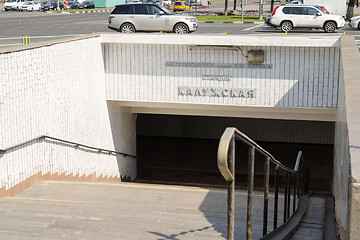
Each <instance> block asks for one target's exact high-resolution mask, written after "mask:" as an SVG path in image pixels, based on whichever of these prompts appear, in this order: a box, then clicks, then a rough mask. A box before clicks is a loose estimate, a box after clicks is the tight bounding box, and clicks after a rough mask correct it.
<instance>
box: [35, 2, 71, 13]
mask: <svg viewBox="0 0 360 240" xmlns="http://www.w3.org/2000/svg"><path fill="white" fill-rule="evenodd" d="M59 8H60V9H61V10H64V9H65V8H64V4H63V3H62V2H59ZM56 9H57V2H47V3H46V4H44V5H42V6H41V10H43V11H49V10H56Z"/></svg>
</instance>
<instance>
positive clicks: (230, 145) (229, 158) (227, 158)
mask: <svg viewBox="0 0 360 240" xmlns="http://www.w3.org/2000/svg"><path fill="white" fill-rule="evenodd" d="M235 140H240V141H241V142H243V143H245V144H246V145H247V146H249V159H248V161H249V162H248V202H247V227H246V239H247V240H251V239H252V227H251V225H252V202H253V190H254V166H255V151H257V152H259V153H260V154H261V155H263V156H264V157H265V162H264V164H265V165H264V172H265V173H264V211H263V235H266V234H267V218H268V198H269V178H270V163H273V164H275V165H276V168H275V194H274V198H275V199H274V226H273V227H274V229H276V228H277V218H278V197H279V170H280V169H281V170H283V171H284V172H285V184H284V185H285V187H284V217H283V219H284V223H285V222H286V221H287V220H288V219H289V218H290V208H291V206H290V204H291V201H290V198H291V197H290V196H291V185H293V213H294V212H295V208H296V197H298V198H299V196H300V190H301V191H302V192H301V193H304V192H307V188H308V187H307V186H308V180H307V177H308V170H307V169H305V171H304V174H305V177H303V180H304V182H303V184H301V182H300V174H299V173H300V164H301V163H303V164H304V159H303V155H302V152H301V151H299V153H298V156H297V159H296V163H295V166H294V169H291V168H288V167H286V166H285V165H283V164H282V163H281V162H279V161H278V160H276V159H275V158H274V157H273V156H272V155H271V154H270V153H269V152H267V151H266V150H265V149H263V148H262V147H260V146H259V145H258V144H257V143H256V142H255V141H253V140H252V139H251V138H249V137H248V136H246V135H245V134H244V133H242V132H241V131H239V130H238V129H236V128H233V127H228V128H226V129H225V131H224V133H223V135H222V136H221V139H220V142H219V148H218V161H217V164H218V168H219V170H220V173H221V174H222V176H223V177H224V178H225V180H226V181H227V187H228V228H227V238H228V240H233V239H234V218H235V216H234V191H235ZM291 175H293V181H291ZM291 183H292V184H291ZM300 185H301V187H302V189H300Z"/></svg>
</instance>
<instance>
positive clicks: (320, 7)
mask: <svg viewBox="0 0 360 240" xmlns="http://www.w3.org/2000/svg"><path fill="white" fill-rule="evenodd" d="M294 2H297V1H292V2H291V3H290V4H299V3H294ZM313 6H314V7H316V8H317V9H319V10H320V11H322V12H323V13H324V14H330V12H329V11H328V10H327V9H326V8H325V7H324V6H318V5H313ZM274 12H275V11H273V13H274ZM274 14H275V13H274ZM271 16H272V14H270V15H268V16H266V18H265V23H266V24H267V25H270V18H271Z"/></svg>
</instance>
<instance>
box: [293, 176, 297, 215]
mask: <svg viewBox="0 0 360 240" xmlns="http://www.w3.org/2000/svg"><path fill="white" fill-rule="evenodd" d="M296 176H297V174H296V172H295V173H294V195H293V213H294V212H295V208H296V185H297V179H296Z"/></svg>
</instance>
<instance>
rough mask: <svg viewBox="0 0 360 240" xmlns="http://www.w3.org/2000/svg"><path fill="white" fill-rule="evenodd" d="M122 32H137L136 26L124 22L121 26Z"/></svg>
mask: <svg viewBox="0 0 360 240" xmlns="http://www.w3.org/2000/svg"><path fill="white" fill-rule="evenodd" d="M120 32H122V33H134V32H135V27H134V25H132V24H131V23H124V24H123V25H121V27H120Z"/></svg>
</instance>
